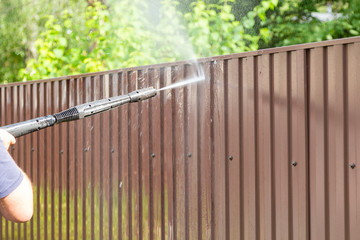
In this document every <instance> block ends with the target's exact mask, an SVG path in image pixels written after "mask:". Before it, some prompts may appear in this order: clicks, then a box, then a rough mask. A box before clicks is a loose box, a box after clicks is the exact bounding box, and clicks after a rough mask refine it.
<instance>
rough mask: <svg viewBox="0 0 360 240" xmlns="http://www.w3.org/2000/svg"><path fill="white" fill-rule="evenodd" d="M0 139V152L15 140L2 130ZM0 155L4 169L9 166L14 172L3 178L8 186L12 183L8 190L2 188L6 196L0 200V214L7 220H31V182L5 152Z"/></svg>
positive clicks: (5, 187) (32, 209) (32, 208)
mask: <svg viewBox="0 0 360 240" xmlns="http://www.w3.org/2000/svg"><path fill="white" fill-rule="evenodd" d="M0 138H1V140H2V141H1V143H0V144H1V145H2V146H0V147H1V148H2V150H4V148H5V150H7V149H8V147H9V146H10V144H14V143H15V138H14V137H13V136H12V135H11V134H9V133H8V132H6V131H4V130H0ZM1 154H2V157H3V158H6V160H4V159H2V164H4V166H6V167H9V166H10V168H11V170H12V171H14V173H13V174H12V175H11V176H10V177H9V176H7V177H4V179H6V180H7V182H6V183H5V184H10V183H11V181H12V182H14V183H13V184H12V186H9V188H10V190H7V186H4V187H3V188H2V189H3V191H4V192H5V195H6V196H2V198H0V213H1V215H3V216H4V217H5V218H6V219H7V220H10V221H13V222H26V221H28V220H30V219H31V217H32V215H33V211H34V207H33V191H32V185H31V181H30V179H29V178H28V177H27V176H26V174H25V173H24V172H23V171H22V170H21V169H20V168H19V167H18V166H17V165H16V164H15V162H14V161H13V159H12V158H11V156H10V155H9V154H8V153H7V152H6V151H5V152H4V151H2V152H1ZM16 174H18V177H16V178H14V177H13V176H16ZM9 179H11V181H10V180H9ZM0 184H4V183H0ZM10 185H11V184H10ZM14 186H15V187H14ZM4 189H5V190H4Z"/></svg>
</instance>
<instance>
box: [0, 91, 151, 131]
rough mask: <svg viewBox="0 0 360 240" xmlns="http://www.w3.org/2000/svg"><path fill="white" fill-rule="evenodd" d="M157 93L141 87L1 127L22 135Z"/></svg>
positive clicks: (140, 99) (137, 100)
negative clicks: (123, 93)
mask: <svg viewBox="0 0 360 240" xmlns="http://www.w3.org/2000/svg"><path fill="white" fill-rule="evenodd" d="M156 94H157V90H156V89H155V88H153V87H149V88H144V89H139V90H136V91H133V92H131V93H128V94H125V95H121V96H117V97H111V98H106V99H101V100H97V101H93V102H89V103H84V104H81V105H77V106H75V107H72V108H69V109H67V110H65V111H62V112H60V113H55V114H54V115H48V116H44V117H39V118H34V119H31V120H27V121H24V122H19V123H14V124H10V125H7V126H3V127H0V129H4V130H6V131H8V132H9V133H11V134H12V135H13V136H14V137H21V136H24V135H26V134H28V133H32V132H35V131H38V130H40V129H43V128H47V127H51V126H53V125H55V124H59V123H62V122H69V121H74V120H78V119H81V118H85V117H89V116H93V115H95V114H98V113H102V112H104V111H107V110H110V109H113V108H116V107H119V106H121V105H124V104H126V103H132V102H139V101H142V100H145V99H148V98H152V97H154V96H155V95H156Z"/></svg>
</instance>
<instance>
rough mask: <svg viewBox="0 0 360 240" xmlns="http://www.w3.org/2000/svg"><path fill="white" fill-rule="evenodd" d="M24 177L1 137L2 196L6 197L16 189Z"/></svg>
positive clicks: (0, 195) (0, 182) (0, 189)
mask: <svg viewBox="0 0 360 240" xmlns="http://www.w3.org/2000/svg"><path fill="white" fill-rule="evenodd" d="M23 178H24V175H23V174H22V172H21V170H20V169H19V167H18V166H17V165H16V163H15V162H14V160H13V159H12V157H11V156H10V154H9V153H8V151H7V150H6V149H5V146H4V144H3V142H2V140H1V139H0V198H3V197H6V196H7V195H9V194H10V193H11V192H12V191H14V190H15V189H16V188H17V187H18V186H19V185H20V183H21V181H22V180H23Z"/></svg>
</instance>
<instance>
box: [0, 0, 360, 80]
mask: <svg viewBox="0 0 360 240" xmlns="http://www.w3.org/2000/svg"><path fill="white" fill-rule="evenodd" d="M1 2H2V5H0V30H1V31H0V39H1V41H0V61H1V63H3V64H2V65H1V66H0V82H5V83H6V82H11V81H19V80H32V79H40V78H51V77H58V76H64V75H73V74H79V73H86V72H95V71H103V70H109V69H116V68H126V67H133V66H139V65H147V64H154V63H160V62H171V61H176V60H185V59H193V58H197V57H207V56H214V55H223V54H231V53H238V52H243V51H250V50H257V49H259V48H267V47H275V46H284V45H290V44H297V43H304V42H313V41H322V40H328V39H334V38H341V37H349V36H356V35H359V33H360V1H359V0H334V1H332V8H333V11H334V12H336V13H341V14H342V16H341V17H339V18H338V19H336V20H332V21H327V22H321V21H320V20H318V19H316V18H314V17H313V16H312V13H313V12H319V11H325V10H326V4H327V1H325V0H316V1H310V0H305V1H300V0H262V1H260V0H254V1H252V2H251V3H248V2H247V3H244V2H241V3H240V2H239V1H235V0H186V1H180V2H179V1H175V0H161V1H158V2H156V3H155V2H154V1H144V0H122V1H116V0H107V1H106V4H107V5H104V4H102V3H101V2H100V1H93V2H92V3H91V4H88V3H86V2H85V3H84V1H80V0H69V1H68V3H69V6H67V7H65V6H62V7H59V9H58V10H57V11H52V13H51V14H44V13H45V12H49V11H48V10H50V9H51V8H50V9H47V7H46V6H47V4H46V3H47V0H38V2H37V3H38V4H39V5H40V6H44V10H42V11H38V12H31V14H28V15H27V14H26V11H27V8H26V7H21V5H22V3H30V2H31V1H30V0H13V1H10V0H2V1H1ZM190 2H191V4H190ZM255 3H259V4H258V5H257V6H255V7H254V8H253V10H251V11H249V12H247V13H246V14H245V13H244V12H242V10H241V9H239V7H240V6H243V7H244V8H248V7H249V6H254V4H255ZM53 4H54V3H53ZM55 4H56V1H55ZM84 4H85V5H84ZM86 4H88V5H86ZM184 4H188V5H189V7H188V8H187V9H185V7H184V6H185V5H184ZM14 7H15V9H17V11H15V12H14V11H12V10H11V9H14ZM6 9H10V10H9V11H6ZM18 9H20V11H19V10H18ZM37 9H41V7H40V8H37ZM46 9H47V10H46ZM52 9H57V8H56V7H55V8H54V6H52ZM60 9H62V10H64V9H65V11H60ZM79 9H80V10H79ZM81 9H82V10H81ZM179 9H180V10H182V11H179ZM19 12H20V13H19ZM50 12H51V11H50ZM16 14H18V17H17V20H19V22H17V21H15V20H14V16H16ZM33 15H34V16H38V18H34V17H31V16H33ZM19 26H23V27H19Z"/></svg>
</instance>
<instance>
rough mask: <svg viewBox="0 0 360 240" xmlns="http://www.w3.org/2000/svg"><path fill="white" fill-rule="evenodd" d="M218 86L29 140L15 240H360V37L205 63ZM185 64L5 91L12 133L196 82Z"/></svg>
mask: <svg viewBox="0 0 360 240" xmlns="http://www.w3.org/2000/svg"><path fill="white" fill-rule="evenodd" d="M199 64H200V66H201V67H202V68H203V69H204V73H205V77H206V80H205V81H203V82H199V83H197V84H195V85H191V86H186V87H183V88H177V89H173V90H167V91H162V92H161V93H160V94H159V95H158V96H156V97H155V98H152V99H150V100H147V101H143V102H141V103H134V104H129V105H124V106H121V107H120V108H119V109H117V110H113V111H110V112H106V113H103V114H100V115H97V116H94V117H91V118H87V119H85V120H79V121H76V122H71V123H65V124H61V125H58V126H55V127H52V128H49V129H46V130H43V131H40V132H37V133H33V134H30V135H27V136H25V137H21V138H19V139H18V141H17V144H16V145H15V146H14V147H13V148H12V149H11V152H12V154H13V156H14V158H15V159H16V161H17V162H18V164H19V165H20V166H21V167H22V168H23V169H24V170H25V171H26V172H27V173H28V175H29V176H30V177H31V179H32V181H33V184H34V193H35V214H34V217H33V219H32V220H31V221H30V222H28V223H26V224H14V223H11V222H7V221H5V220H4V219H2V220H0V225H1V226H2V227H0V236H2V238H3V239H294V240H295V239H317V240H321V239H324V240H325V239H326V240H327V239H359V238H360V228H359V225H360V205H359V204H360V176H359V167H360V162H359V163H358V158H359V154H360V104H359V103H360V94H359V91H360V81H359V79H358V78H359V76H360V37H356V38H350V39H341V40H335V41H328V42H321V43H314V44H305V45H298V46H291V47H284V48H277V49H268V50H262V51H256V52H250V53H244V54H235V55H229V56H220V57H214V58H209V59H202V60H199ZM194 72H195V70H194V65H193V64H188V63H185V62H180V63H169V64H162V65H155V66H146V67H139V68H134V69H123V70H116V71H109V72H103V73H94V74H85V75H79V76H71V77H63V78H58V79H51V80H44V81H35V82H27V83H18V84H10V85H2V86H0V114H1V115H0V116H1V121H0V123H1V125H6V124H10V123H13V122H18V121H23V120H27V119H30V118H35V117H38V116H43V115H47V114H52V113H56V112H59V111H61V110H64V109H66V108H69V107H71V106H74V105H77V104H81V103H84V102H87V101H92V100H95V99H101V98H106V97H109V96H116V95H121V94H125V93H127V92H130V91H132V90H135V89H137V88H142V87H147V86H154V87H156V88H161V87H163V86H167V85H169V84H171V83H174V82H179V81H182V80H184V79H186V78H189V77H191V76H193V75H194Z"/></svg>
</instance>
